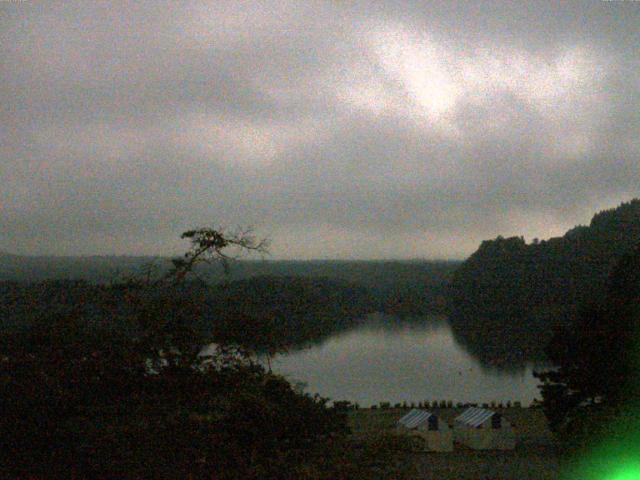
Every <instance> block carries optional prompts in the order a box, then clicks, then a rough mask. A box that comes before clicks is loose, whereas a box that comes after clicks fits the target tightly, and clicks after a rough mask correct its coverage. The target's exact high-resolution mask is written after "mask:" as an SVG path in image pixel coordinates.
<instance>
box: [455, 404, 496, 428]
mask: <svg viewBox="0 0 640 480" xmlns="http://www.w3.org/2000/svg"><path fill="white" fill-rule="evenodd" d="M494 414H495V412H492V411H491V410H486V409H484V408H477V407H471V408H468V409H466V410H465V411H464V412H462V414H461V415H460V416H458V417H456V419H455V421H456V422H458V423H463V424H465V425H469V426H471V427H477V426H478V425H481V424H483V423H484V422H485V421H486V420H487V419H488V418H491V417H492V416H493V415H494Z"/></svg>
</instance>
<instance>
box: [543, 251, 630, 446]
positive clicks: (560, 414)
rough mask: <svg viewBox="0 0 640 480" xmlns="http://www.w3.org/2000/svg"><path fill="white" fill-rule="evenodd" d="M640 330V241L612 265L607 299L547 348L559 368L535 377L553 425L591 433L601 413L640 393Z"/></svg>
mask: <svg viewBox="0 0 640 480" xmlns="http://www.w3.org/2000/svg"><path fill="white" fill-rule="evenodd" d="M639 334H640V246H638V247H636V248H635V249H634V250H633V251H631V252H630V253H628V254H627V255H625V256H623V257H622V258H621V260H620V261H619V262H618V264H617V266H616V267H615V268H614V269H613V272H612V273H611V276H610V279H609V283H608V292H607V295H606V300H605V301H604V302H603V303H601V304H591V305H589V306H588V307H586V308H584V309H583V310H582V311H581V312H580V314H579V315H578V316H577V319H576V321H575V322H574V323H572V324H570V325H569V326H567V327H565V328H559V329H557V330H556V332H555V335H554V337H553V339H552V341H551V343H550V344H549V346H548V348H547V354H548V356H549V359H550V360H551V361H552V363H553V364H555V365H557V368H556V369H553V370H549V371H545V372H541V373H537V374H536V376H537V377H538V378H539V379H540V380H542V382H543V383H542V385H541V386H540V388H541V393H542V397H543V402H542V405H543V407H544V410H545V413H546V415H547V417H548V419H549V423H550V426H551V428H552V429H553V430H555V431H557V432H559V433H560V434H561V435H562V436H565V437H567V436H570V435H571V434H581V432H582V433H584V435H586V436H588V435H589V433H590V430H592V432H591V433H593V431H595V430H597V423H598V418H601V412H603V411H605V410H606V411H608V412H612V411H615V410H617V409H619V408H622V407H624V406H625V405H628V403H629V401H633V400H634V399H637V398H640V396H639V394H640V383H639V382H638V380H639V377H638V373H637V372H638V367H640V363H639V362H638V359H639V354H640V350H639V349H638V338H640V337H639ZM590 419H593V422H590ZM594 429H595V430H594ZM585 438H586V437H585Z"/></svg>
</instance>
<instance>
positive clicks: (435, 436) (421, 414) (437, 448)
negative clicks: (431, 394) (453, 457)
mask: <svg viewBox="0 0 640 480" xmlns="http://www.w3.org/2000/svg"><path fill="white" fill-rule="evenodd" d="M397 428H398V431H400V432H402V433H407V434H409V435H411V436H415V437H417V438H420V439H422V440H423V441H424V446H423V447H422V448H423V449H424V450H426V451H430V452H452V451H453V432H452V431H451V428H449V425H448V424H447V422H444V421H441V420H440V419H439V418H438V417H437V416H436V415H434V414H433V413H431V412H427V411H426V410H418V409H415V408H414V409H413V410H411V411H410V412H409V413H407V414H406V415H405V416H404V417H402V418H401V419H400V420H398V426H397Z"/></svg>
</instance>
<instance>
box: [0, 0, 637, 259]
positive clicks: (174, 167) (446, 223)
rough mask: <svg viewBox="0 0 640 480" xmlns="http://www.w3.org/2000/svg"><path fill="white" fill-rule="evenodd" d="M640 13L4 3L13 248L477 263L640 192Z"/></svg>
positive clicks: (438, 6)
mask: <svg viewBox="0 0 640 480" xmlns="http://www.w3.org/2000/svg"><path fill="white" fill-rule="evenodd" d="M638 25H640V5H637V4H636V2H599V1H598V2H596V1H594V2H580V3H574V4H570V5H563V6H561V7H558V6H556V3H555V2H548V3H543V2H535V3H533V2H531V3H526V4H522V3H519V4H515V3H512V2H504V3H503V2H451V1H447V2H426V3H418V2H415V3H408V2H237V3H231V2H210V3H205V2H201V3H196V2H188V3H184V4H180V5H178V4H175V3H173V2H141V1H137V2H119V3H118V2H104V3H103V2H95V3H85V2H81V3H75V2H64V3H60V4H55V3H53V2H51V3H38V2H31V1H28V2H5V3H2V4H1V5H0V75H1V82H0V104H1V105H2V108H1V109H0V176H1V178H2V184H1V187H0V208H1V210H0V215H1V218H0V220H1V230H0V248H4V249H8V250H14V251H19V252H33V253H59V254H88V253H165V252H175V251H178V250H179V249H180V248H181V244H180V242H179V241H178V240H177V238H178V236H179V234H180V232H181V231H183V230H184V229H187V228H190V227H192V226H196V225H207V224H212V223H213V224H216V225H231V226H232V225H247V224H253V225H256V226H257V227H258V229H259V231H260V232H263V233H265V234H270V235H271V237H272V240H273V247H272V251H273V253H274V256H276V257H292V256H293V257H347V258H350V257H359V258H368V257H392V256H401V257H427V258H443V257H461V256H464V255H467V254H469V253H471V251H473V249H474V248H475V246H476V245H477V244H478V242H480V241H481V240H482V239H484V238H489V237H495V236H496V235H498V234H503V235H511V234H518V235H520V234H523V235H525V236H527V237H528V238H531V237H534V236H536V237H541V238H545V237H548V236H552V235H558V234H561V233H562V232H563V231H564V230H566V229H568V228H570V227H572V226H574V225H575V224H577V223H584V222H587V221H588V220H589V218H590V215H591V214H592V213H593V211H594V210H596V209H600V208H604V207H610V206H613V205H615V204H617V203H619V202H620V201H623V200H628V199H629V198H631V197H633V196H638V195H640V161H638V160H639V158H638V157H639V153H640V142H639V141H638V140H637V132H638V127H639V126H640V118H639V117H638V112H639V111H640V108H639V107H640V73H639V72H640V54H639V53H638V50H637V45H638V44H639V43H640V34H639V32H640V28H638Z"/></svg>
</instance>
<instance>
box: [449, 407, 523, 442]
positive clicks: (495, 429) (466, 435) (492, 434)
mask: <svg viewBox="0 0 640 480" xmlns="http://www.w3.org/2000/svg"><path fill="white" fill-rule="evenodd" d="M453 428H454V433H453V436H454V439H455V441H456V442H459V443H461V444H463V445H466V446H467V447H469V448H473V449H476V450H513V449H514V448H515V447H516V436H515V433H514V432H513V428H512V426H511V424H510V423H509V422H508V421H507V420H506V419H505V418H504V417H503V416H502V415H500V414H499V413H497V412H493V411H491V410H486V409H484V408H476V407H471V408H468V409H467V410H465V411H464V412H463V413H462V415H460V416H458V417H456V419H455V420H454V424H453Z"/></svg>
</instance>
